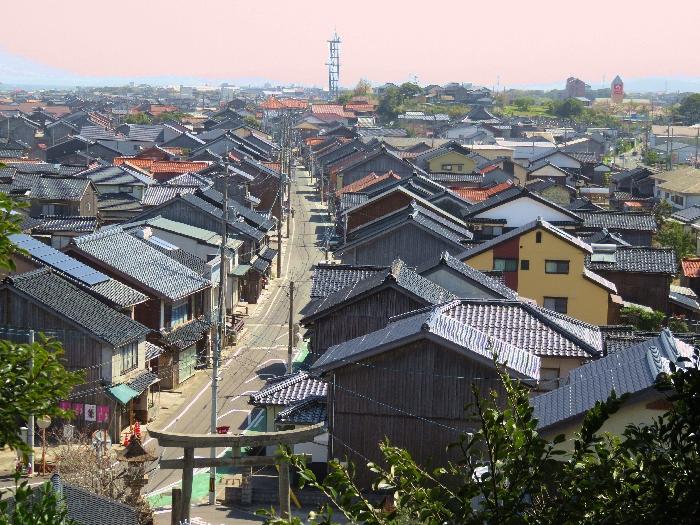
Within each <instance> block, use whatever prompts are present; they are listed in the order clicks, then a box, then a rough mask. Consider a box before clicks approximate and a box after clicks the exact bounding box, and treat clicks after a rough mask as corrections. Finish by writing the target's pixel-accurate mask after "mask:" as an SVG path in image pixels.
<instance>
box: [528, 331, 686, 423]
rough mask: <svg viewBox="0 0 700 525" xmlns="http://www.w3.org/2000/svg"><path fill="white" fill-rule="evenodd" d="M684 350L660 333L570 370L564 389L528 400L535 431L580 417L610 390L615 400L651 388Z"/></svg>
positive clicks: (678, 342) (668, 334) (675, 340)
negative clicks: (532, 412) (532, 411)
mask: <svg viewBox="0 0 700 525" xmlns="http://www.w3.org/2000/svg"><path fill="white" fill-rule="evenodd" d="M687 347H688V345H686V344H685V343H683V342H682V341H679V340H678V339H676V338H674V337H673V336H672V334H671V333H670V332H668V330H664V331H663V332H662V333H661V334H659V336H658V337H654V338H650V339H647V340H646V341H643V342H640V343H637V344H634V345H632V346H629V347H628V348H626V349H623V350H620V351H618V352H614V353H611V354H609V355H607V356H606V357H603V358H601V359H598V360H597V361H593V362H591V363H588V364H586V365H583V366H581V367H579V368H575V369H573V370H572V371H571V372H570V373H569V378H568V381H567V383H566V384H565V385H562V386H560V387H559V388H556V389H554V390H552V391H550V392H546V393H544V394H541V395H539V396H536V397H534V398H533V399H532V400H531V404H532V406H533V407H534V416H535V417H536V418H537V419H538V428H547V427H550V426H552V425H554V424H557V423H560V422H563V421H566V420H569V419H572V418H575V417H577V416H582V415H583V414H584V413H585V412H586V411H588V410H589V409H591V408H592V407H593V405H595V403H596V402H597V401H604V400H606V399H607V398H608V396H609V395H610V393H611V392H612V391H613V390H614V391H615V393H616V394H617V395H618V396H619V395H621V394H625V393H630V394H634V393H637V392H641V391H644V390H648V389H650V388H652V387H653V386H654V383H655V381H656V379H657V377H658V375H659V374H660V373H661V372H666V373H668V372H669V371H670V363H672V362H674V363H675V362H677V361H678V358H679V357H681V356H686V355H687V353H688V348H687Z"/></svg>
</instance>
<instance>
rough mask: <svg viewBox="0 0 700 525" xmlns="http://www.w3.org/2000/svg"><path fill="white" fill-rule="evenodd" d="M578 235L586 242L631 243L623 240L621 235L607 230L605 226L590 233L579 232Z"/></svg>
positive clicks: (622, 244) (626, 244)
mask: <svg viewBox="0 0 700 525" xmlns="http://www.w3.org/2000/svg"><path fill="white" fill-rule="evenodd" d="M579 237H580V238H581V240H583V241H584V242H586V243H588V244H616V245H617V246H631V244H630V243H628V242H627V241H625V240H624V239H623V238H622V237H620V236H619V235H617V234H615V233H611V232H609V231H608V230H607V229H606V228H603V229H602V230H600V231H597V232H593V233H592V234H590V235H586V234H581V235H579Z"/></svg>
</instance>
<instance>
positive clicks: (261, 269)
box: [250, 257, 270, 275]
mask: <svg viewBox="0 0 700 525" xmlns="http://www.w3.org/2000/svg"><path fill="white" fill-rule="evenodd" d="M250 266H251V267H252V268H253V270H255V271H256V272H258V273H261V274H263V275H265V272H267V269H268V268H269V267H270V261H267V260H265V259H263V258H261V257H256V258H255V259H253V260H252V261H250Z"/></svg>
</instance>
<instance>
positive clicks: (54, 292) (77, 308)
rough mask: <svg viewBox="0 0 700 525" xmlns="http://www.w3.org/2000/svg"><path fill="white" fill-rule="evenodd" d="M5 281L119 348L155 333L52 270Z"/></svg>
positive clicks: (21, 275)
mask: <svg viewBox="0 0 700 525" xmlns="http://www.w3.org/2000/svg"><path fill="white" fill-rule="evenodd" d="M5 282H6V283H8V284H10V285H12V286H13V287H14V288H16V289H17V290H20V291H21V292H22V293H24V294H26V295H28V296H30V297H32V298H33V299H34V300H35V301H37V302H39V303H41V304H43V305H44V306H45V307H47V308H49V309H50V310H53V311H55V312H57V313H59V314H60V315H62V316H63V317H66V318H68V319H69V320H70V321H71V322H73V323H76V324H78V325H80V326H82V327H83V328H84V329H85V330H86V331H88V332H89V333H91V334H93V335H94V336H95V337H97V338H99V339H101V340H102V341H105V342H107V343H109V344H111V345H113V346H115V347H116V346H122V345H125V344H127V343H131V342H133V341H137V340H139V339H141V338H144V337H145V336H146V335H147V334H148V333H149V332H150V331H151V330H150V329H149V328H146V327H145V326H143V325H142V324H141V323H137V322H136V321H134V320H133V319H130V318H129V317H127V316H126V315H124V314H122V313H120V312H118V311H116V310H114V309H112V308H110V307H109V306H107V305H105V304H104V303H102V302H100V301H98V300H97V299H95V298H94V297H93V296H92V295H90V294H89V293H88V292H86V291H84V290H82V289H81V288H79V287H78V286H76V285H74V284H72V283H70V282H69V281H68V280H67V279H64V278H63V277H61V276H59V275H58V274H57V273H55V272H54V271H52V270H50V269H48V268H41V269H39V270H34V271H32V272H28V273H23V274H19V275H14V276H12V277H7V278H6V279H5ZM36 328H39V327H36Z"/></svg>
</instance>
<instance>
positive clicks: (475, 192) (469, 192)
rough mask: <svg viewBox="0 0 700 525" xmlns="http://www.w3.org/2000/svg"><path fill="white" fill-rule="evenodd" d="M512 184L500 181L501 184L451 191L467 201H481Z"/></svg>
mask: <svg viewBox="0 0 700 525" xmlns="http://www.w3.org/2000/svg"><path fill="white" fill-rule="evenodd" d="M512 186H513V183H512V182H510V181H508V182H502V183H501V184H496V185H495V186H491V187H490V188H454V189H453V190H452V191H454V192H455V193H456V194H457V195H459V196H460V197H462V198H463V199H467V200H468V201H471V202H481V201H484V200H486V199H488V198H489V197H491V196H492V195H496V194H497V193H500V192H502V191H505V190H508V189H510V188H511V187H512Z"/></svg>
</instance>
